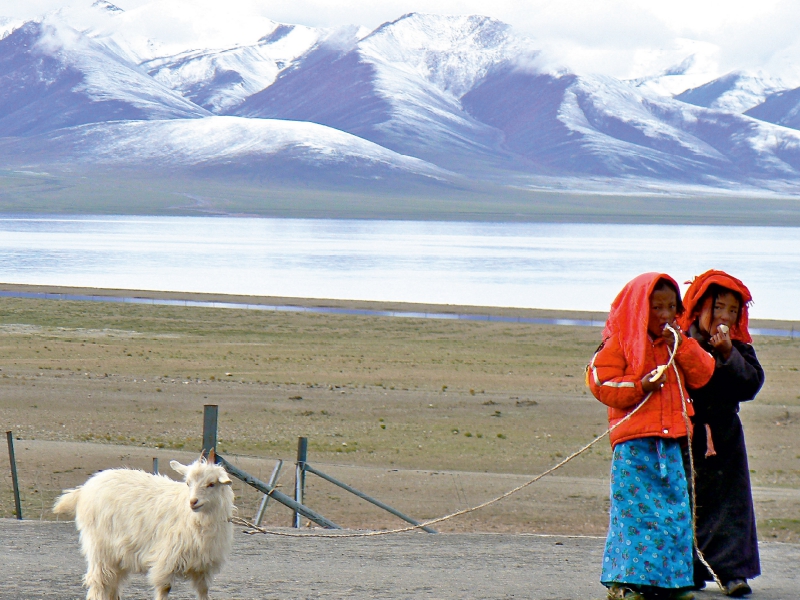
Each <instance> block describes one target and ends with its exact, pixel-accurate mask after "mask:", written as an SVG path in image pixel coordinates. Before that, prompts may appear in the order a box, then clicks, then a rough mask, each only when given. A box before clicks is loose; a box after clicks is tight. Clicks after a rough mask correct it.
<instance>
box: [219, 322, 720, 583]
mask: <svg viewBox="0 0 800 600" xmlns="http://www.w3.org/2000/svg"><path fill="white" fill-rule="evenodd" d="M666 328H667V329H669V330H670V331H671V332H672V334H673V336H674V338H675V343H674V345H673V347H672V349H669V347H668V348H667V349H668V350H669V361H667V364H666V365H665V368H664V369H663V370H662V371H660V372H659V373H658V376H660V374H661V373H662V372H663V371H664V370H666V369H669V368H670V367H672V369H673V371H674V372H675V376H676V378H677V380H678V390H679V391H680V395H681V408H682V412H683V419H684V426H685V427H686V435H687V440H688V444H689V450H688V452H689V470H690V471H691V477H692V486H691V489H692V498H691V506H692V541H693V545H694V549H695V551H696V552H697V557H698V559H699V560H700V562H701V563H703V566H705V567H706V569H708V572H709V573H711V576H712V577H713V578H714V582H715V583H716V584H717V585H718V586H719V588H720V589H721V590H723V591H724V590H725V588H724V586H723V585H722V581H721V580H720V579H719V577H718V576H717V574H716V573H715V572H714V570H713V569H712V568H711V565H710V564H708V562H707V561H706V559H705V556H703V553H702V552H701V550H700V548H699V546H698V544H697V529H696V526H695V525H696V521H697V511H696V496H695V481H696V472H695V470H694V458H693V457H692V433H691V431H692V429H691V423H690V421H689V412H688V408H687V401H686V396H685V394H684V393H683V382H682V380H681V376H680V372H679V371H678V367H677V366H676V365H675V353H676V352H677V350H678V343H679V335H678V333H677V332H676V331H675V330H674V329H673V328H672V327H671V326H670V325H669V324H667V325H666ZM652 395H653V392H652V391H651V392H648V393H647V395H646V396H645V397H644V398H643V399H642V401H641V402H640V403H639V404H638V405H637V406H636V408H634V409H633V410H632V411H631V412H629V413H628V414H627V415H626V416H625V417H624V418H623V419H621V420H620V421H618V422H617V423H616V424H614V425H613V426H612V427H610V428H608V429H607V430H606V431H605V432H604V433H602V434H601V435H599V436H597V437H596V438H594V439H593V440H592V441H591V442H589V443H588V444H586V445H585V446H583V447H582V448H580V449H579V450H577V451H575V452H573V453H572V454H570V455H569V456H568V457H566V458H565V459H564V460H562V461H561V462H559V463H558V464H556V465H554V466H553V467H550V468H549V469H547V470H546V471H544V472H543V473H540V474H539V475H537V476H536V477H534V478H533V479H530V480H529V481H526V482H525V483H523V484H521V485H518V486H517V487H515V488H513V489H511V490H509V491H507V492H506V493H504V494H501V495H500V496H497V497H496V498H492V499H491V500H487V501H486V502H483V503H481V504H478V505H476V506H473V507H470V508H465V509H462V510H458V511H456V512H453V513H450V514H448V515H444V516H442V517H438V518H436V519H431V520H429V521H424V522H422V523H419V524H417V525H411V526H408V527H401V528H399V529H389V530H382V531H366V532H358V533H290V532H284V531H275V530H273V529H265V528H263V527H259V526H258V525H256V524H255V523H251V522H250V521H248V520H247V519H243V518H241V517H232V518H231V523H234V524H236V525H241V526H244V527H248V528H249V529H248V530H246V531H245V532H244V533H246V534H248V535H253V534H256V533H261V534H265V535H275V536H279V537H292V538H301V537H304V538H308V537H314V538H365V537H376V536H380V535H394V534H399V533H407V532H409V531H414V530H415V529H420V528H422V527H427V526H430V525H435V524H436V523H442V522H444V521H448V520H450V519H454V518H455V517H459V516H461V515H466V514H469V513H471V512H475V511H477V510H480V509H482V508H486V507H487V506H491V505H492V504H495V503H497V502H500V501H501V500H504V499H506V498H508V497H509V496H512V495H513V494H516V493H517V492H519V491H521V490H523V489H525V488H526V487H528V486H530V485H533V484H534V483H536V482H537V481H539V480H540V479H542V478H543V477H545V476H547V475H549V474H550V473H553V472H554V471H556V470H558V469H560V468H561V467H563V466H564V465H566V464H567V463H568V462H570V461H571V460H573V459H575V458H577V457H578V456H580V455H581V454H583V453H584V452H586V451H587V450H588V449H589V448H591V447H592V446H594V445H595V444H596V443H597V442H599V441H600V440H602V439H603V438H605V437H606V436H608V435H610V434H611V433H612V432H613V431H614V430H615V429H616V428H617V427H619V426H621V425H622V424H623V423H625V422H626V421H628V419H630V418H631V417H633V415H635V414H636V413H637V412H638V411H639V410H640V409H641V408H642V407H643V406H644V405H645V404H646V403H647V401H648V400H649V399H650V397H651V396H652Z"/></svg>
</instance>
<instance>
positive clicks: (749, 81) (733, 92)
mask: <svg viewBox="0 0 800 600" xmlns="http://www.w3.org/2000/svg"><path fill="white" fill-rule="evenodd" d="M787 88H788V85H787V84H786V83H784V82H783V81H782V80H780V79H777V78H773V77H770V76H769V75H766V74H765V73H747V72H744V71H733V72H731V73H728V74H726V75H723V76H722V77H719V78H717V79H714V80H713V81H709V82H708V83H705V84H703V85H701V86H699V87H696V88H692V89H689V90H686V91H685V92H682V93H680V94H678V95H676V96H675V98H676V99H678V100H680V101H681V102H687V103H689V104H694V105H695V106H705V107H706V108H716V109H720V110H726V111H729V112H736V113H746V112H747V111H748V110H750V109H751V108H753V107H754V106H758V105H759V104H761V103H762V102H764V100H766V99H767V97H769V96H771V95H772V94H774V93H776V92H781V91H784V90H786V89H787ZM773 122H774V121H773Z"/></svg>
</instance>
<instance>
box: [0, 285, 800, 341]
mask: <svg viewBox="0 0 800 600" xmlns="http://www.w3.org/2000/svg"><path fill="white" fill-rule="evenodd" d="M0 297H16V298H30V299H49V300H65V301H94V302H97V301H100V302H102V301H106V302H119V303H132V304H154V305H177V306H187V307H207V308H234V309H235V308H240V309H244V308H250V309H253V310H274V311H287V312H312V313H328V314H346V315H360V316H391V317H417V318H440V319H463V320H488V321H506V322H517V323H536V324H551V325H573V326H594V327H602V326H603V324H604V323H605V320H606V318H607V316H608V313H607V312H600V311H580V310H560V309H543V308H519V307H502V306H474V305H455V304H423V303H413V302H386V301H374V300H340V299H326V298H295V297H282V296H246V295H235V294H219V293H207V292H178V291H160V290H128V289H110V288H90V287H72V286H55V285H33V284H16V283H2V282H0ZM750 325H751V328H752V329H753V335H772V336H775V335H777V336H782V335H786V336H789V337H795V335H800V321H790V320H773V319H751V320H750ZM795 332H797V333H795Z"/></svg>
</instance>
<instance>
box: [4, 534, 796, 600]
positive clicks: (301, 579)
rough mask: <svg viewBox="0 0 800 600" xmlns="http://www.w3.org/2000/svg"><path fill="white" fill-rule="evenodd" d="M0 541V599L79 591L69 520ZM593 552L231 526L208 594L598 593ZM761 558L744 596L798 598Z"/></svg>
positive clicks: (771, 553)
mask: <svg viewBox="0 0 800 600" xmlns="http://www.w3.org/2000/svg"><path fill="white" fill-rule="evenodd" d="M282 531H283V532H288V531H290V530H288V529H283V530H282ZM312 533H313V532H312ZM0 541H2V544H3V548H4V551H3V569H0V599H2V600H33V599H36V600H43V599H48V598H50V599H58V600H79V599H81V598H83V597H84V594H85V591H84V590H82V588H81V577H82V575H83V572H84V565H83V561H82V560H81V556H80V554H79V551H78V539H77V535H76V533H75V529H74V525H73V524H72V523H53V522H41V521H21V522H18V521H13V520H10V519H0ZM602 550H603V540H602V539H601V538H576V537H566V536H549V537H548V536H545V537H540V536H534V535H509V534H486V533H483V534H476V533H472V534H463V533H460V534H443V535H429V534H425V533H413V534H403V535H389V536H382V537H373V538H355V539H338V540H337V539H327V538H325V539H322V538H314V537H309V538H302V539H296V538H286V537H275V536H262V535H255V536H247V535H244V534H243V533H241V531H239V530H237V533H236V535H235V537H234V548H233V552H232V555H231V557H230V560H229V561H228V563H227V564H226V566H225V567H224V568H223V570H222V572H221V573H220V574H219V575H218V576H217V578H216V580H215V582H214V584H213V585H212V587H211V594H212V597H214V598H229V599H231V600H256V599H258V600H261V599H264V598H342V599H344V598H346V599H348V600H360V599H373V598H387V599H412V598H436V599H441V600H451V599H452V600H462V599H464V598H475V599H477V598H480V599H482V600H488V599H500V598H506V599H507V598H529V599H535V600H590V599H595V598H598V599H599V598H604V597H605V593H604V588H603V587H602V586H601V585H600V583H599V581H598V576H599V575H598V573H599V565H600V560H601V556H602ZM761 557H762V567H763V570H764V574H763V575H762V576H761V577H759V578H757V579H755V580H753V581H752V582H751V583H752V585H753V588H754V592H755V593H754V595H753V598H754V599H758V600H793V599H795V598H797V589H798V585H800V573H798V570H797V564H798V562H800V545H796V544H783V543H778V542H766V543H762V544H761ZM126 592H127V593H126V594H125V597H129V598H149V597H151V593H150V590H148V589H147V586H146V581H145V579H144V577H143V576H141V575H137V576H134V577H132V578H131V579H130V581H129V585H128V586H127V587H126ZM194 597H195V596H194V594H193V592H192V591H191V588H190V587H189V585H188V584H186V583H183V582H179V583H178V584H176V585H175V587H174V588H173V591H172V593H171V594H170V598H174V600H189V599H192V598H194ZM723 598H725V596H724V595H723V594H722V593H720V591H719V590H718V589H716V588H708V589H707V590H705V591H702V592H699V593H698V594H697V600H722V599H723Z"/></svg>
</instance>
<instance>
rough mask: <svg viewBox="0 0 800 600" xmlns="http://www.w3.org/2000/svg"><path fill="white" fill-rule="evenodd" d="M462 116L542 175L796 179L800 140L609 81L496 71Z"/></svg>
mask: <svg viewBox="0 0 800 600" xmlns="http://www.w3.org/2000/svg"><path fill="white" fill-rule="evenodd" d="M462 102H463V104H464V106H465V108H466V109H467V110H468V111H469V112H470V113H471V114H472V115H474V116H475V117H476V118H478V119H480V120H482V121H484V122H486V123H488V124H490V125H492V126H494V127H496V128H498V129H500V130H502V131H503V133H504V134H505V140H506V144H507V146H508V147H509V148H510V149H511V150H513V151H514V152H516V153H519V154H521V155H523V156H525V157H527V158H528V159H529V160H531V161H532V162H534V163H536V164H539V165H541V166H542V167H544V168H545V169H549V170H552V171H555V172H558V171H561V172H564V173H583V174H590V175H598V176H614V175H616V176H620V175H621V176H632V175H635V176H640V177H654V178H661V179H671V180H675V181H684V182H698V183H709V182H714V181H716V182H720V181H733V180H741V179H744V178H766V177H790V178H795V177H797V176H798V175H800V135H796V134H795V132H792V131H789V130H787V129H784V128H780V127H775V126H773V125H769V124H766V123H760V122H758V121H756V120H754V119H750V118H748V117H744V116H740V115H735V114H731V113H725V112H722V111H714V110H709V109H705V108H699V107H694V106H690V105H687V104H684V103H681V102H678V101H676V100H671V99H667V98H663V99H658V98H653V97H651V96H649V95H642V94H640V93H638V92H637V91H636V90H635V89H634V88H631V87H630V86H629V85H627V84H625V83H623V82H620V81H617V80H615V79H612V78H610V77H600V76H595V77H578V76H576V75H560V76H554V75H547V74H540V73H535V72H533V73H531V72H525V71H522V70H519V69H514V68H512V67H509V66H507V67H505V68H501V69H498V70H497V71H495V72H494V73H492V74H490V75H489V76H488V77H487V78H486V79H485V80H484V81H482V82H481V83H480V84H479V85H478V86H476V87H475V89H473V90H472V91H471V92H469V93H468V94H466V95H465V96H464V98H463V99H462Z"/></svg>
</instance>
